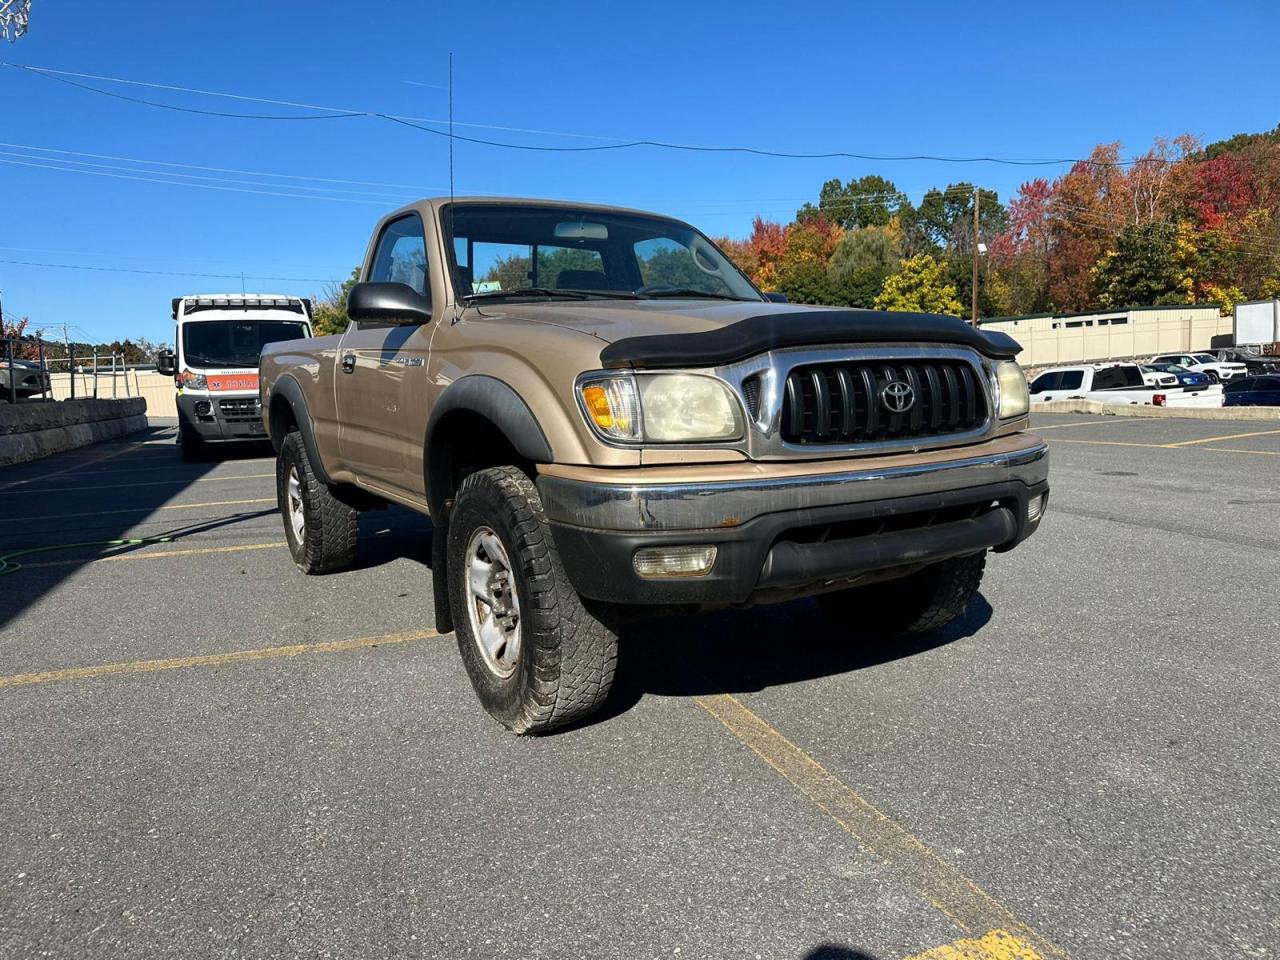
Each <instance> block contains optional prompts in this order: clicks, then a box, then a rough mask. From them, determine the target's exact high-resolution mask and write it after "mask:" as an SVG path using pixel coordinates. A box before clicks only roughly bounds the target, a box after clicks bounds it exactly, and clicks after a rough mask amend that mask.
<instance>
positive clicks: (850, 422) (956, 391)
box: [781, 359, 988, 444]
mask: <svg viewBox="0 0 1280 960" xmlns="http://www.w3.org/2000/svg"><path fill="white" fill-rule="evenodd" d="M891 383H905V384H906V385H907V386H908V387H909V388H910V394H911V396H912V398H913V402H912V403H911V404H910V406H909V407H908V409H906V410H905V411H903V412H901V413H898V412H894V411H893V410H891V409H890V407H889V405H887V404H886V402H885V401H884V400H883V399H882V395H883V394H884V391H885V388H886V387H887V386H888V385H889V384H891ZM986 398H987V392H986V390H985V388H984V386H983V383H982V380H981V375H980V374H979V372H978V371H977V370H976V369H975V368H974V367H973V365H972V364H969V363H967V362H965V361H963V360H934V359H929V360H916V361H911V362H902V361H894V360H865V361H848V362H842V363H815V364H806V365H803V366H797V367H793V368H792V370H791V372H790V373H789V374H788V375H787V379H786V384H785V389H784V391H783V398H782V423H781V432H782V438H783V439H784V440H785V441H787V442H788V443H797V444H842V443H861V442H867V441H877V440H894V439H899V438H911V437H932V436H945V435H947V434H952V433H965V432H968V431H971V430H975V429H978V428H979V427H981V426H982V425H983V424H984V423H985V422H986V420H987V416H988V414H987V399H986Z"/></svg>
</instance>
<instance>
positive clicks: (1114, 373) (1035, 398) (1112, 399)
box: [1028, 363, 1222, 407]
mask: <svg viewBox="0 0 1280 960" xmlns="http://www.w3.org/2000/svg"><path fill="white" fill-rule="evenodd" d="M1028 391H1029V393H1030V394H1031V402H1032V403H1033V404H1038V403H1047V402H1049V401H1051V400H1096V401H1098V402H1099V403H1104V404H1107V405H1108V406H1155V407H1220V406H1222V387H1220V386H1218V385H1216V384H1215V385H1213V386H1210V387H1202V388H1196V389H1184V388H1182V387H1179V386H1173V387H1163V386H1162V387H1158V388H1153V387H1152V386H1151V385H1150V384H1149V383H1148V382H1147V380H1146V377H1145V375H1144V374H1143V372H1142V368H1141V367H1140V366H1139V365H1138V364H1136V363H1086V364H1081V365H1079V366H1072V367H1050V368H1049V369H1048V370H1043V371H1041V372H1040V373H1039V374H1038V375H1037V376H1036V377H1035V378H1034V379H1033V380H1032V381H1031V383H1030V385H1029V387H1028Z"/></svg>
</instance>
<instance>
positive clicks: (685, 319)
mask: <svg viewBox="0 0 1280 960" xmlns="http://www.w3.org/2000/svg"><path fill="white" fill-rule="evenodd" d="M478 309H479V310H480V311H481V313H482V315H483V316H486V317H503V318H508V319H522V320H526V321H532V322H535V323H547V324H551V325H553V326H557V327H562V328H565V329H570V330H576V331H578V332H580V333H583V334H587V335H589V336H592V337H595V338H596V339H597V340H599V341H600V342H601V347H602V349H601V361H602V362H603V363H604V365H605V366H610V367H629V366H630V367H677V366H703V365H707V366H710V365H718V364H724V363H732V362H734V361H736V360H740V359H745V358H746V357H748V356H753V355H755V354H757V353H762V352H764V351H767V350H772V349H777V348H781V347H788V346H804V345H815V344H838V343H873V342H879V343H884V342H895V341H896V342H918V343H949V344H956V345H961V346H969V347H973V348H974V349H976V350H978V351H979V352H981V353H984V354H986V355H988V356H991V357H996V358H1001V359H1011V358H1012V357H1014V356H1016V355H1017V354H1018V352H1019V351H1020V349H1021V348H1020V347H1019V345H1018V344H1017V342H1016V341H1014V340H1013V339H1012V338H1010V337H1008V336H1007V335H1006V334H1003V333H987V332H983V331H981V330H978V329H976V328H974V327H971V326H970V325H969V324H967V323H965V322H964V321H963V320H960V319H958V318H956V317H944V316H938V315H935V314H926V313H889V312H884V311H878V310H853V309H836V308H831V307H812V306H803V305H798V304H787V303H773V302H759V301H722V300H698V299H688V300H685V299H670V300H667V299H663V300H556V301H550V302H535V303H521V302H515V303H510V302H509V303H502V304H481V305H478Z"/></svg>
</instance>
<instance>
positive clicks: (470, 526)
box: [446, 467, 618, 733]
mask: <svg viewBox="0 0 1280 960" xmlns="http://www.w3.org/2000/svg"><path fill="white" fill-rule="evenodd" d="M448 530H449V532H448V538H449V539H448V548H447V549H448V559H447V565H446V569H447V580H448V587H449V600H450V605H451V607H452V609H453V611H454V623H455V626H456V633H457V639H458V650H459V652H460V653H461V654H462V662H463V664H464V665H465V666H466V669H467V674H468V676H469V677H470V678H471V685H472V686H473V687H474V688H475V691H476V695H477V696H478V697H479V698H480V702H481V703H482V704H483V705H484V708H485V710H487V711H488V712H489V714H490V715H491V716H492V717H493V718H494V719H495V720H497V721H498V722H499V723H501V724H502V725H503V726H505V727H507V728H509V729H510V730H512V731H514V732H516V733H539V732H542V731H546V730H551V729H554V728H555V727H560V726H564V725H565V724H567V723H570V722H572V721H574V720H577V719H579V718H581V717H585V716H586V715H588V714H590V713H592V712H593V711H595V710H596V709H598V708H599V706H600V705H601V704H602V703H603V702H604V700H605V698H606V697H607V696H608V694H609V688H610V686H611V685H612V684H613V674H614V668H615V667H616V665H617V660H618V638H617V635H616V634H615V633H614V631H613V630H612V629H611V628H610V627H609V626H607V625H606V624H605V623H603V622H602V621H600V620H599V619H597V618H596V617H595V616H593V615H592V614H591V612H590V611H589V610H587V609H586V607H584V606H583V603H582V600H581V598H580V597H579V596H578V593H577V591H575V590H574V588H573V585H572V584H571V583H570V582H569V578H568V577H567V576H566V575H565V572H564V566H563V565H562V564H561V562H560V555H559V553H557V551H556V545H555V542H554V541H553V540H552V538H551V529H550V527H549V525H548V524H547V519H546V515H545V514H544V513H543V509H542V500H541V498H540V497H539V496H538V490H537V488H536V487H535V486H534V485H533V481H532V480H530V479H529V478H528V477H527V476H526V475H525V474H524V473H522V472H521V471H520V470H518V469H516V468H515V467H493V468H490V469H487V470H480V471H477V472H476V473H473V474H471V475H470V476H469V477H467V478H466V479H465V480H464V481H463V482H462V485H461V486H460V487H459V489H458V496H457V499H456V500H455V501H454V506H453V510H452V511H451V512H450V515H449V526H448Z"/></svg>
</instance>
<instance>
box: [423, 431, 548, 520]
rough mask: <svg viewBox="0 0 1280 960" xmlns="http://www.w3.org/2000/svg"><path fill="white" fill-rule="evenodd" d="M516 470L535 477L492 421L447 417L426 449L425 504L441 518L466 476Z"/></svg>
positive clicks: (528, 464)
mask: <svg viewBox="0 0 1280 960" xmlns="http://www.w3.org/2000/svg"><path fill="white" fill-rule="evenodd" d="M502 466H513V467H518V468H519V469H521V470H523V471H524V472H525V473H527V474H529V475H530V476H533V475H534V468H533V462H532V461H530V460H529V459H528V458H526V457H523V456H521V455H520V453H518V452H517V451H516V448H515V444H513V443H512V442H511V441H510V440H509V439H508V438H507V435H506V434H505V433H503V432H502V429H501V428H500V427H498V425H497V424H495V423H494V422H493V421H492V420H490V419H488V418H487V417H484V416H482V415H480V414H478V413H474V412H472V411H470V410H456V411H453V412H451V413H448V414H446V415H445V416H444V417H443V418H442V419H441V420H440V422H439V423H437V424H436V425H435V429H434V430H432V431H431V439H430V445H429V447H428V448H427V450H426V481H427V503H428V507H429V508H430V511H431V515H432V516H433V517H441V516H443V514H444V512H446V510H447V506H446V505H447V504H448V503H449V501H451V500H452V499H453V496H454V493H455V492H456V491H457V489H458V486H459V485H460V484H461V483H462V481H463V480H464V479H465V478H466V477H467V475H468V474H471V473H475V472H476V471H477V470H483V469H485V468H486V467H502Z"/></svg>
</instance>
